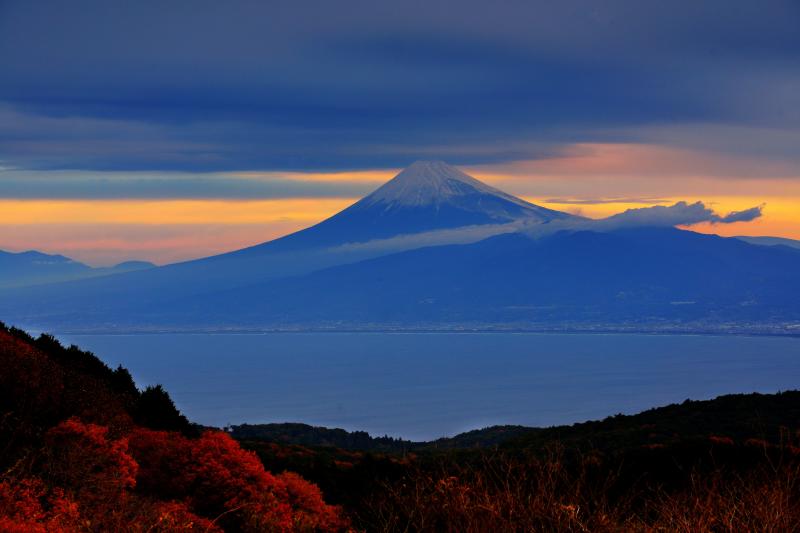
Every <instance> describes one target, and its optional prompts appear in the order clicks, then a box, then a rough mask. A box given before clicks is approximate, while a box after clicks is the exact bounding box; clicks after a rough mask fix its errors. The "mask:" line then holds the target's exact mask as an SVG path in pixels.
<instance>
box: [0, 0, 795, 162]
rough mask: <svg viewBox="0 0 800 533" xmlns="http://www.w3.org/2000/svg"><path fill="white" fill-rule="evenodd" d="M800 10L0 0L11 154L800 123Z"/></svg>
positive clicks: (313, 148)
mask: <svg viewBox="0 0 800 533" xmlns="http://www.w3.org/2000/svg"><path fill="white" fill-rule="evenodd" d="M798 25H800V5H799V4H798V3H797V2H794V1H787V2H778V1H774V2H760V3H755V2H744V1H741V2H738V1H734V2H731V1H725V2H722V1H720V2H689V1H686V2H641V1H633V0H626V1H616V2H604V3H602V4H598V3H596V2H589V1H585V2H582V1H581V2H576V1H572V2H559V3H558V5H555V3H550V2H547V3H545V2H529V1H524V2H523V1H507V2H477V1H461V2H454V1H450V2H445V1H441V0H439V1H426V2H422V1H409V2H403V3H384V2H366V1H363V2H362V1H352V0H345V1H341V2H328V1H315V2H302V1H298V2H247V1H240V2H205V1H191V2H190V1H186V2H168V3H165V2H148V1H142V2H107V1H103V2H100V1H97V2H92V1H78V2H24V1H5V2H2V1H0V64H2V65H3V66H2V69H0V166H10V167H18V168H24V169H97V170H136V169H138V170H153V169H157V170H191V171H219V170H237V169H339V170H342V169H353V168H365V167H394V166H402V165H404V164H406V163H408V162H410V161H412V160H414V159H417V158H419V157H425V158H445V159H448V160H449V161H451V162H453V163H457V164H480V163H491V162H498V161H509V160H517V159H526V158H536V157H547V156H550V155H552V154H554V153H558V151H559V146H560V145H562V144H568V143H571V142H587V141H591V142H597V141H626V142H635V141H637V140H640V139H642V138H645V139H646V138H647V137H646V136H645V137H643V135H644V134H642V133H640V130H643V129H644V128H645V127H647V128H651V129H650V130H648V133H647V135H651V136H652V135H653V133H652V127H653V126H654V125H660V126H665V127H667V128H668V127H670V126H675V127H676V128H677V129H679V128H680V127H681V126H682V125H685V124H691V123H696V122H702V123H703V124H722V125H725V126H731V125H733V126H738V127H748V126H758V127H760V128H762V129H763V128H777V129H778V130H783V131H792V130H796V128H797V127H798V126H800V116H799V115H798V113H800V111H798V110H800V97H799V96H798V94H799V93H800V91H796V90H794V89H797V88H798V86H800V67H798V64H800V62H798V57H800V53H799V52H800V43H798V40H799V39H800V38H798V33H800V32H798V31H797V27H798ZM660 131H666V130H660ZM663 142H665V143H670V142H672V140H671V139H670V138H667V139H665V140H663ZM676 142H677V141H676ZM789 144H791V143H787V145H789ZM520 145H524V146H525V147H526V148H525V149H519V148H514V147H515V146H520ZM753 146H754V148H753V149H754V150H757V149H760V148H759V147H758V146H757V144H754V145H753ZM722 150H724V147H723V148H722ZM737 150H738V149H737ZM739 151H740V150H739ZM795 152H796V151H789V150H786V151H783V152H781V153H780V154H778V155H780V156H782V157H796V153H795Z"/></svg>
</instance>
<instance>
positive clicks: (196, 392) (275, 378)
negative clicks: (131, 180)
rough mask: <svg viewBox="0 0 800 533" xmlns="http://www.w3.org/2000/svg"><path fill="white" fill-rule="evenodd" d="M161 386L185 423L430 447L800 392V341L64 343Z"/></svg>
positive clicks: (517, 337) (505, 337)
mask: <svg viewBox="0 0 800 533" xmlns="http://www.w3.org/2000/svg"><path fill="white" fill-rule="evenodd" d="M60 338H61V339H62V341H65V342H68V343H75V344H78V345H79V346H80V347H82V348H84V349H88V350H91V351H93V352H95V353H96V354H97V355H98V356H99V357H100V358H102V359H103V360H104V361H106V362H107V363H108V364H109V365H112V366H116V365H118V364H122V365H123V366H125V367H127V368H128V369H130V370H131V372H132V373H133V377H134V379H135V380H136V382H137V383H138V384H139V385H140V386H144V385H149V384H155V383H161V384H163V385H164V386H165V387H166V388H167V390H168V391H169V392H170V394H171V395H172V397H173V399H174V400H175V402H176V403H177V405H178V407H179V408H180V409H181V410H182V411H183V412H184V413H186V415H187V416H189V418H190V419H192V420H194V421H197V422H200V423H203V424H209V425H216V426H222V425H226V424H237V423H242V422H250V423H259V422H284V421H291V422H306V423H309V424H315V425H323V426H328V427H342V428H345V429H349V430H354V429H361V430H366V431H368V432H370V433H371V434H373V435H383V434H389V435H393V436H402V437H405V438H410V439H431V438H435V437H440V436H443V435H452V434H455V433H458V432H461V431H465V430H469V429H474V428H478V427H484V426H487V425H492V424H524V425H530V426H548V425H553V424H565V423H572V422H577V421H582V420H587V419H596V418H603V417H605V416H608V415H612V414H615V413H635V412H637V411H640V410H642V409H646V408H649V407H654V406H659V405H664V404H668V403H672V402H679V401H683V400H684V399H686V398H692V399H706V398H711V397H714V396H717V395H719V394H725V393H732V392H753V391H759V392H775V391H778V390H786V389H795V388H800V339H794V338H777V337H714V336H657V335H594V334H590V335H580V334H570V335H557V334H525V333H520V334H505V333H502V334H501V333H490V334H468V333H462V334H411V333H401V334H390V333H374V334H373V333H352V334H351V333H272V334H252V335H250V334H248V335H232V334H220V335H211V334H209V335H202V334H201V335H187V334H174V335H173V334H159V335H62V336H60Z"/></svg>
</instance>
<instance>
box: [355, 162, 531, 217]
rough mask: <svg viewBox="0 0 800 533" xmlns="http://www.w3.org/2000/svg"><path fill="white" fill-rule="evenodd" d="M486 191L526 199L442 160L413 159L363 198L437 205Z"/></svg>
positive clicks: (514, 200)
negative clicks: (504, 190) (490, 184)
mask: <svg viewBox="0 0 800 533" xmlns="http://www.w3.org/2000/svg"><path fill="white" fill-rule="evenodd" d="M472 194H489V195H492V196H497V197H500V198H504V199H506V200H508V201H509V202H511V203H513V204H517V205H520V206H530V205H531V204H528V203H527V202H524V201H522V200H520V199H519V198H515V197H513V196H511V195H509V194H506V193H504V192H502V191H499V190H497V189H495V188H494V187H490V186H489V185H486V184H485V183H483V182H481V181H478V180H476V179H475V178H473V177H472V176H469V175H468V174H465V173H463V172H461V171H460V170H458V169H457V168H456V167H453V166H450V165H448V164H447V163H444V162H443V161H417V162H415V163H413V164H411V165H410V166H409V167H408V168H406V169H405V170H403V171H402V172H400V173H399V174H398V175H397V176H395V177H394V178H393V179H392V180H391V181H389V182H387V183H386V184H384V185H383V186H382V187H381V188H379V189H378V190H376V191H375V192H373V193H372V194H370V195H369V196H368V197H367V198H365V199H364V201H365V203H367V204H369V203H372V204H381V203H382V204H394V205H404V206H423V205H437V204H442V203H446V202H448V201H451V200H453V199H455V198H457V197H459V196H468V195H472Z"/></svg>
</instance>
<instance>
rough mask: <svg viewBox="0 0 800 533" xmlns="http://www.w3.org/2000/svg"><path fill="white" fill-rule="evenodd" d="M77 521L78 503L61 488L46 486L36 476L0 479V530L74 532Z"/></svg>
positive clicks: (37, 532) (46, 532) (14, 532)
mask: <svg viewBox="0 0 800 533" xmlns="http://www.w3.org/2000/svg"><path fill="white" fill-rule="evenodd" d="M79 523H80V514H79V513H78V504H76V503H75V502H74V501H72V500H70V499H69V498H67V497H66V496H65V495H64V492H63V491H62V490H61V489H58V488H55V489H48V488H47V486H46V485H45V484H44V482H42V481H41V480H40V479H33V478H32V479H23V480H21V481H18V482H15V483H12V482H8V481H4V482H0V531H2V532H3V533H17V532H19V533H23V532H24V533H39V532H41V533H50V532H61V531H74V530H75V529H77V528H78V525H79Z"/></svg>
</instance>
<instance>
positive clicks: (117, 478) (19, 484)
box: [0, 326, 347, 532]
mask: <svg viewBox="0 0 800 533" xmlns="http://www.w3.org/2000/svg"><path fill="white" fill-rule="evenodd" d="M346 527H347V522H346V520H345V519H344V518H343V516H342V514H341V512H340V510H339V509H338V508H336V507H332V506H329V505H327V504H326V503H325V502H324V501H323V498H322V494H321V493H320V490H319V489H318V488H317V487H316V486H315V485H313V484H311V483H309V482H307V481H305V480H304V479H302V478H301V477H300V476H298V475H296V474H293V473H289V472H283V473H278V474H272V473H270V472H268V471H266V470H265V469H264V467H263V465H262V464H261V463H260V462H259V460H258V458H257V457H256V456H255V455H254V454H253V453H251V452H248V451H245V450H243V449H242V448H241V447H240V446H239V444H237V442H236V441H235V440H233V439H232V438H231V437H230V436H228V435H227V434H226V433H224V432H222V431H219V430H210V429H204V428H200V427H197V426H193V425H192V424H190V423H189V421H188V420H186V418H185V417H183V416H182V415H181V414H180V413H179V412H178V410H177V409H176V408H175V406H174V404H173V403H172V400H171V399H170V398H169V395H168V394H167V393H166V391H164V390H163V389H162V388H161V387H151V388H147V389H145V390H144V391H140V390H138V389H137V388H136V386H135V385H134V383H133V380H132V379H131V376H130V374H129V373H128V372H127V370H125V369H123V368H117V369H116V370H112V369H110V368H108V367H107V366H106V365H105V364H103V363H102V362H101V361H100V360H99V359H97V358H96V357H95V356H94V355H92V354H91V353H88V352H84V351H81V350H80V349H78V348H76V347H74V346H73V347H69V348H65V347H63V346H61V345H60V344H59V343H58V342H57V341H56V340H55V339H54V338H53V337H50V336H46V335H45V336H41V337H39V338H38V339H33V338H31V337H30V336H28V335H27V334H26V333H24V332H22V331H20V330H15V329H8V328H6V327H4V326H3V327H0V531H3V532H6V531H19V532H21V531H25V532H27V531H42V532H53V531H223V530H224V531H312V530H316V531H338V530H343V529H346Z"/></svg>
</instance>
